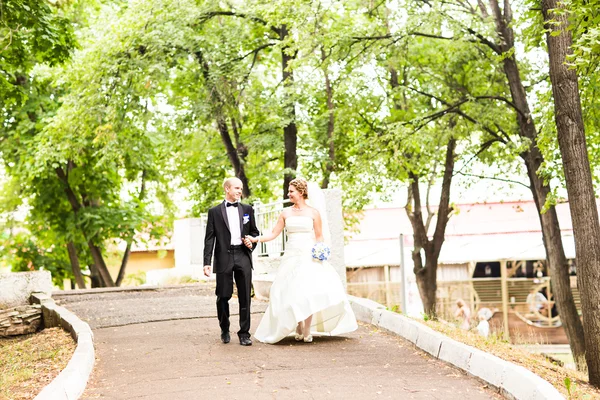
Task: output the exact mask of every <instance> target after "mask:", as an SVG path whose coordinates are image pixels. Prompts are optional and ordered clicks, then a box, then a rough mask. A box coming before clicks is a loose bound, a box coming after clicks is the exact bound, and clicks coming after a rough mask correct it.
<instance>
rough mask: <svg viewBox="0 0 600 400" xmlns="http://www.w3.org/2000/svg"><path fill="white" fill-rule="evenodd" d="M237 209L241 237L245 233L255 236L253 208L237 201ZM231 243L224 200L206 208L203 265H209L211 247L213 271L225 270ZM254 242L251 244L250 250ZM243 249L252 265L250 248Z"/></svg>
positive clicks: (254, 246) (256, 231) (256, 229)
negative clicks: (213, 260) (206, 219)
mask: <svg viewBox="0 0 600 400" xmlns="http://www.w3.org/2000/svg"><path fill="white" fill-rule="evenodd" d="M237 210H238V212H239V215H240V231H241V233H242V239H243V238H244V237H245V236H246V235H250V236H257V235H258V234H259V231H258V228H257V227H256V219H255V218H254V209H253V208H252V206H250V205H247V204H242V203H239V206H238V207H237ZM230 244H231V232H230V231H229V221H228V219H227V211H226V207H225V202H222V203H221V204H219V205H218V206H216V207H213V208H211V209H210V210H208V221H207V222H206V235H205V236H204V265H210V264H211V259H212V254H213V249H214V254H215V262H214V265H213V271H214V272H215V273H217V274H218V273H221V272H225V271H226V269H227V267H228V265H229V257H230V255H231V253H230V252H229V246H230ZM254 248H256V244H254V245H253V246H252V250H254ZM244 250H245V251H246V253H247V254H248V258H249V259H250V265H252V250H251V249H249V248H247V247H246V246H244Z"/></svg>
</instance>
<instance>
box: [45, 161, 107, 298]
mask: <svg viewBox="0 0 600 400" xmlns="http://www.w3.org/2000/svg"><path fill="white" fill-rule="evenodd" d="M55 171H56V175H57V176H58V179H60V181H61V182H62V183H63V186H64V190H65V194H66V195H67V199H68V200H69V203H70V204H71V208H72V210H73V212H74V213H75V214H77V213H78V212H79V210H81V208H82V205H81V203H80V202H79V201H78V200H77V196H76V195H75V192H73V189H72V188H71V186H70V185H69V180H68V178H67V175H66V174H65V172H64V171H63V169H62V168H60V167H59V168H56V169H55ZM82 234H83V236H84V238H85V239H86V242H87V245H88V248H89V249H90V253H91V255H92V258H93V259H94V264H95V266H96V269H97V271H98V275H99V277H100V279H101V284H102V285H103V286H105V287H113V286H115V283H114V281H113V280H112V277H111V276H110V272H108V268H107V267H106V263H105V262H104V257H103V256H102V251H101V250H100V248H99V247H98V246H96V245H95V244H94V243H93V242H92V241H91V240H90V239H88V238H87V235H86V233H85V232H84V231H83V230H82Z"/></svg>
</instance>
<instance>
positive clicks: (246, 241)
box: [243, 236, 252, 249]
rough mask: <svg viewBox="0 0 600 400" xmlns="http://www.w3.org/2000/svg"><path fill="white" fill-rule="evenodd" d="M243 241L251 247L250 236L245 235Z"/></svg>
mask: <svg viewBox="0 0 600 400" xmlns="http://www.w3.org/2000/svg"><path fill="white" fill-rule="evenodd" d="M243 241H244V244H245V245H246V247H247V248H249V249H252V240H251V239H250V236H246V237H245V238H244V239H243Z"/></svg>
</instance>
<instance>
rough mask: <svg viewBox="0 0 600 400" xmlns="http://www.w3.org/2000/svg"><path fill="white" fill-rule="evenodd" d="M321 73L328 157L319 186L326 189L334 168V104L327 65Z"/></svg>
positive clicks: (323, 58) (323, 54) (322, 51)
mask: <svg viewBox="0 0 600 400" xmlns="http://www.w3.org/2000/svg"><path fill="white" fill-rule="evenodd" d="M325 59H326V55H325V50H323V49H322V48H321V61H323V62H325ZM323 73H324V75H325V93H326V94H327V114H328V118H327V146H328V156H329V157H328V159H327V162H326V164H325V168H324V173H323V182H322V183H321V188H322V189H327V188H328V187H329V182H330V181H331V174H332V173H333V170H334V168H335V142H334V141H333V133H334V131H335V106H334V105H333V87H332V86H331V79H330V78H329V73H328V72H327V67H324V68H323Z"/></svg>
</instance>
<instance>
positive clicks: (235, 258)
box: [216, 246, 252, 338]
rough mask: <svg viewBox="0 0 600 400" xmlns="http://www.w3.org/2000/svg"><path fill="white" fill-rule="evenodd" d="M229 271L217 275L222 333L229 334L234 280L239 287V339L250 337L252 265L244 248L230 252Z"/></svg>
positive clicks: (240, 247) (232, 249)
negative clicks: (230, 302) (230, 300)
mask: <svg viewBox="0 0 600 400" xmlns="http://www.w3.org/2000/svg"><path fill="white" fill-rule="evenodd" d="M227 267H228V268H227V270H226V271H225V272H222V273H217V290H216V295H217V316H218V318H219V326H220V327H221V332H229V299H231V295H232V294H233V280H234V279H235V285H236V287H237V294H238V302H239V304H240V330H239V331H238V337H240V338H242V337H246V338H249V337H250V291H251V287H252V264H251V260H250V256H249V255H248V252H247V251H246V250H245V249H244V248H242V246H232V247H231V249H230V250H229V265H228V266H227Z"/></svg>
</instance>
